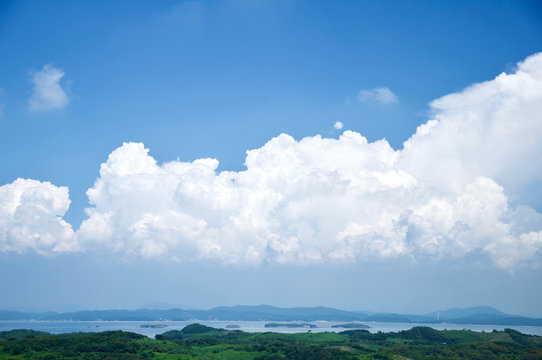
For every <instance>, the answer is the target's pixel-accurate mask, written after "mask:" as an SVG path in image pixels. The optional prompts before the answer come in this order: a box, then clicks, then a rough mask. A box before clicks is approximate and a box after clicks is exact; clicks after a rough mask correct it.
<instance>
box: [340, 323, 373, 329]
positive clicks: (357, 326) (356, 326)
mask: <svg viewBox="0 0 542 360" xmlns="http://www.w3.org/2000/svg"><path fill="white" fill-rule="evenodd" d="M331 327H332V328H342V329H370V328H371V327H370V326H367V325H365V324H360V323H348V324H340V325H333V326H331Z"/></svg>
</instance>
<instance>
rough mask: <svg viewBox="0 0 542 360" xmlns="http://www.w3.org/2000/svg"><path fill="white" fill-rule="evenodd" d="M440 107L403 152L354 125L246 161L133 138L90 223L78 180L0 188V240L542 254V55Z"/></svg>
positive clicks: (143, 248)
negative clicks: (168, 156)
mask: <svg viewBox="0 0 542 360" xmlns="http://www.w3.org/2000/svg"><path fill="white" fill-rule="evenodd" d="M431 108H432V111H433V116H432V119H431V120H429V121H428V122H427V123H425V124H423V125H420V126H419V127H418V129H417V131H416V133H415V134H414V135H413V136H412V137H411V138H410V139H408V140H407V141H406V142H405V143H404V147H403V149H401V150H394V149H393V148H392V147H391V146H390V145H389V144H388V143H387V142H386V141H385V140H380V141H376V142H372V143H370V142H368V141H367V139H365V138H364V137H363V136H362V135H361V134H359V133H356V132H353V131H345V132H344V133H343V134H342V135H341V136H340V137H339V138H338V139H331V138H322V137H321V136H313V137H306V138H303V139H301V140H295V139H294V138H292V137H291V136H289V135H287V134H281V135H279V136H277V137H275V138H273V139H271V140H269V141H268V142H267V143H266V144H265V145H263V146H262V147H261V148H258V149H254V150H250V151H247V156H246V160H245V165H246V170H244V171H239V172H233V171H223V172H217V171H216V169H217V167H218V161H217V160H215V159H198V160H195V161H193V162H183V161H179V160H176V161H172V162H168V163H164V164H158V163H157V162H156V160H155V159H154V158H152V157H151V156H150V155H149V154H148V149H146V148H145V146H144V145H143V144H141V143H125V144H123V145H122V146H121V147H119V148H117V149H116V150H114V151H113V152H112V153H111V154H110V155H109V157H108V159H107V161H106V162H105V163H103V164H102V165H101V168H100V174H99V177H98V179H97V180H96V182H95V184H94V186H93V187H92V188H90V189H89V190H88V191H87V195H88V198H89V201H90V207H89V208H88V209H87V210H86V212H87V215H88V218H87V219H86V220H85V221H84V222H83V223H82V224H81V226H80V228H79V230H77V231H76V232H74V231H73V230H72V229H71V227H70V225H69V224H67V223H66V222H64V221H63V220H62V216H63V214H64V213H65V211H66V210H67V208H68V206H69V199H68V190H67V188H65V187H56V186H54V185H52V184H50V183H46V182H43V183H42V182H39V181H35V180H23V179H19V180H16V181H15V182H14V183H11V184H7V185H4V186H2V187H0V206H1V207H0V251H4V252H6V251H18V252H21V251H25V250H28V249H34V250H35V251H38V252H40V253H44V254H49V253H54V252H62V251H89V252H93V251H108V252H116V253H119V254H123V255H124V256H127V257H165V258H170V259H174V260H178V261H194V260H207V261H219V262H223V263H242V264H260V263H263V262H275V263H302V264H311V263H326V262H345V261H346V262H356V261H393V259H397V258H399V257H403V258H404V257H406V258H409V259H412V260H413V261H419V260H426V259H429V260H436V261H438V260H440V259H459V258H462V257H464V256H466V255H472V254H482V255H483V256H486V257H488V258H489V259H491V261H492V262H493V264H494V265H495V266H497V267H499V268H503V269H514V268H517V267H523V266H535V267H536V266H539V265H540V263H541V262H542V214H540V213H538V212H536V211H535V210H534V209H532V208H530V207H528V206H525V205H522V204H525V203H526V202H527V200H528V199H527V198H526V195H525V194H524V193H523V192H522V189H523V188H524V187H525V186H528V185H531V184H541V183H542V170H541V169H540V166H538V164H539V159H540V156H541V155H542V143H541V142H540V141H539V140H540V139H541V138H542V117H541V115H540V114H542V54H537V55H534V56H531V57H529V58H527V59H526V60H525V61H524V62H522V63H519V64H518V68H517V70H516V72H515V73H512V74H504V73H503V74H501V75H499V76H498V77H497V78H495V79H494V80H491V81H488V82H485V83H480V84H476V85H474V86H471V87H469V88H467V89H465V90H464V91H462V92H459V93H455V94H451V95H448V96H445V97H442V98H440V99H437V100H435V101H433V102H432V103H431ZM512 198H513V199H514V200H511V199H512Z"/></svg>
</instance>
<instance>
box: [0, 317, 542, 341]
mask: <svg viewBox="0 0 542 360" xmlns="http://www.w3.org/2000/svg"><path fill="white" fill-rule="evenodd" d="M269 322H270V321H218V320H217V321H208V320H190V321H71V320H70V321H38V320H34V321H26V320H25V321H7V320H3V321H0V331H8V330H14V329H31V330H38V331H46V332H49V333H52V334H61V333H71V332H99V331H109V330H122V331H129V332H134V333H138V334H142V335H145V336H148V337H150V338H154V336H155V335H156V334H161V333H163V332H166V331H169V330H182V329H183V328H184V327H185V326H187V325H190V324H194V323H199V324H202V325H206V326H210V327H214V328H223V329H229V330H242V331H246V332H276V333H290V334H291V333H301V332H308V331H310V332H313V333H315V332H325V331H329V332H341V331H345V330H352V329H345V328H340V327H339V328H337V327H333V326H334V325H340V324H344V323H345V322H336V321H313V322H307V323H309V324H313V325H315V326H316V328H310V329H308V328H301V327H300V328H290V327H273V328H266V327H265V324H267V323H269ZM273 322H276V321H273ZM363 324H364V325H367V326H369V329H367V330H368V331H370V332H372V333H376V332H379V331H381V332H397V331H401V330H409V329H412V328H413V327H415V326H429V327H431V328H433V329H435V330H445V329H447V330H464V329H466V330H473V331H479V332H482V331H485V332H491V331H493V330H499V331H500V330H504V329H506V328H510V329H514V330H517V331H520V332H522V333H523V334H529V335H538V336H542V326H510V325H468V324H444V323H438V324H427V323H423V324H422V323H389V322H363ZM231 326H235V328H231Z"/></svg>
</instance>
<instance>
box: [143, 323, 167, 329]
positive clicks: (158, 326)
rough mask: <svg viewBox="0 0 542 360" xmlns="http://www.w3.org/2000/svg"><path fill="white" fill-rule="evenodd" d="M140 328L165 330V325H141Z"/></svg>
mask: <svg viewBox="0 0 542 360" xmlns="http://www.w3.org/2000/svg"><path fill="white" fill-rule="evenodd" d="M140 327H141V328H144V329H163V328H166V327H167V325H166V324H142V325H141V326H140Z"/></svg>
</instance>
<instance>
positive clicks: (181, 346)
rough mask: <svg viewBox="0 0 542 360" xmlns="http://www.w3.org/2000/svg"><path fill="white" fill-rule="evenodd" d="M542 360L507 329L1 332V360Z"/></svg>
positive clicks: (529, 340) (529, 342)
mask: <svg viewBox="0 0 542 360" xmlns="http://www.w3.org/2000/svg"><path fill="white" fill-rule="evenodd" d="M401 357H402V358H411V359H447V360H449V359H484V360H486V359H487V360H492V359H542V337H539V336H531V335H525V334H522V333H520V332H518V331H515V330H511V329H506V330H504V331H493V332H490V333H485V332H474V331H469V330H443V331H437V330H434V329H431V328H428V327H415V328H413V329H411V330H408V331H400V332H390V333H382V332H378V333H374V334H373V333H370V332H368V331H367V330H349V331H345V332H342V333H311V332H307V333H297V334H278V333H272V332H267V333H246V332H243V331H239V330H233V331H229V330H224V329H215V328H211V327H207V326H204V325H200V324H192V325H189V326H187V327H185V328H184V329H183V330H181V331H177V330H172V331H167V332H164V333H162V334H159V335H156V339H149V338H147V337H145V336H142V335H139V334H134V333H130V332H124V331H104V332H98V333H69V334H60V335H52V334H49V333H44V332H39V331H32V330H13V331H7V332H0V359H13V360H14V359H41V360H52V359H85V360H98V359H121V360H124V359H131V360H138V359H151V358H154V359H184V360H186V359H240V360H244V359H246V360H278V359H291V360H305V359H306V360H309V359H310V360H320V359H323V360H324V359H325V360H327V359H329V360H332V359H333V360H351V359H397V358H401Z"/></svg>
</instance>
